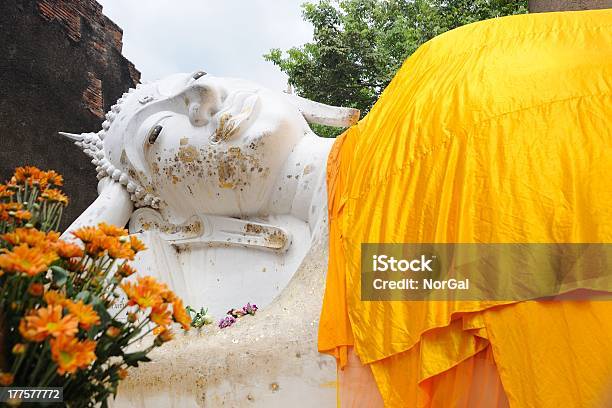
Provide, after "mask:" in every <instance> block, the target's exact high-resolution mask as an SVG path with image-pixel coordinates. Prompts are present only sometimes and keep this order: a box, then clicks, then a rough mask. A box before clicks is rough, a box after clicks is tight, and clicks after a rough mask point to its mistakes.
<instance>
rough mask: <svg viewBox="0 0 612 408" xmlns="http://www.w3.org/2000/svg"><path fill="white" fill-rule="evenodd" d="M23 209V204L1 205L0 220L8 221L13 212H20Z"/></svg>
mask: <svg viewBox="0 0 612 408" xmlns="http://www.w3.org/2000/svg"><path fill="white" fill-rule="evenodd" d="M22 208H23V204H21V203H0V220H1V221H8V220H9V219H10V218H11V214H12V212H13V211H19V210H21V209H22Z"/></svg>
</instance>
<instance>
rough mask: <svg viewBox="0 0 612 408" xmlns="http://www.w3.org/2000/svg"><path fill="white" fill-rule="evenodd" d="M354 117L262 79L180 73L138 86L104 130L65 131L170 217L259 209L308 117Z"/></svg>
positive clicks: (139, 200) (108, 172) (140, 200)
mask: <svg viewBox="0 0 612 408" xmlns="http://www.w3.org/2000/svg"><path fill="white" fill-rule="evenodd" d="M305 118H306V119H309V121H310V122H315V123H324V124H337V125H344V126H346V125H349V124H352V123H354V122H355V121H356V119H357V118H358V112H357V111H355V110H352V109H344V108H333V107H329V106H326V105H321V104H317V103H314V102H310V101H308V100H305V99H302V98H299V97H296V96H293V95H288V94H286V93H283V92H274V91H271V90H269V89H266V88H264V87H262V86H259V85H257V84H255V83H252V82H249V81H245V80H240V79H233V78H220V77H214V76H211V75H206V74H205V73H204V72H196V73H194V74H176V75H172V76H169V77H167V78H164V79H162V80H159V81H155V82H152V83H148V84H143V85H139V86H138V87H137V88H136V89H131V90H130V91H129V92H128V93H125V94H124V95H123V97H122V98H120V99H119V101H118V102H117V104H116V105H114V106H113V107H112V108H111V111H110V112H109V113H108V114H107V115H106V119H107V120H106V121H105V122H104V123H103V125H102V127H103V129H102V130H101V131H100V132H98V133H87V134H81V135H72V134H65V135H67V136H69V137H72V138H73V139H75V140H76V142H77V144H78V145H79V146H81V147H82V148H83V149H84V150H85V152H86V153H87V154H89V155H90V156H92V157H93V160H92V162H93V163H94V164H95V165H97V171H98V177H99V178H103V177H111V178H113V179H115V180H116V181H118V182H120V183H121V184H123V185H125V186H126V188H127V190H128V191H129V192H130V193H131V197H132V200H133V201H134V203H135V204H136V205H137V206H150V207H153V208H159V209H160V211H161V212H162V213H163V214H165V215H166V216H167V217H168V218H169V219H175V220H181V219H184V218H187V217H189V216H190V215H193V214H195V213H208V214H217V215H227V216H245V215H253V214H258V213H260V212H261V211H262V210H263V208H262V207H263V206H265V204H266V203H267V202H268V199H269V196H270V194H271V193H272V188H273V186H274V184H275V182H276V179H277V177H278V175H279V173H280V171H281V168H282V166H283V164H284V163H285V161H286V160H287V158H288V157H289V155H290V154H291V152H292V150H293V149H294V147H295V146H296V144H297V143H298V142H299V141H300V139H302V138H303V137H304V136H306V135H309V134H311V131H310V128H309V126H308V123H307V121H306V120H305Z"/></svg>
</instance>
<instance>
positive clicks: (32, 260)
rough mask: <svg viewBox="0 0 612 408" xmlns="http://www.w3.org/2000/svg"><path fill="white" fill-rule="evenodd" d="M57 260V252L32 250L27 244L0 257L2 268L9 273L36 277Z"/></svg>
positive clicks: (0, 266)
mask: <svg viewBox="0 0 612 408" xmlns="http://www.w3.org/2000/svg"><path fill="white" fill-rule="evenodd" d="M56 259H57V254H56V253H55V252H45V251H43V250H41V249H40V248H30V247H29V246H28V245H27V244H21V245H19V246H17V247H14V248H13V250H12V251H10V252H6V253H4V254H2V255H0V268H1V269H3V270H5V271H8V272H21V273H25V274H26V275H29V276H35V275H38V274H39V273H41V272H44V271H46V270H47V269H49V265H50V264H51V262H53V261H55V260H56Z"/></svg>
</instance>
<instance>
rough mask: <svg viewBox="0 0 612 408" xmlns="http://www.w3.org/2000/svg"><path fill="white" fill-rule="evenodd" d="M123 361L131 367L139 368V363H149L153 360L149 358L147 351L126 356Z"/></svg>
mask: <svg viewBox="0 0 612 408" xmlns="http://www.w3.org/2000/svg"><path fill="white" fill-rule="evenodd" d="M123 361H125V363H126V364H127V365H129V366H130V367H138V363H141V362H142V363H148V362H149V361H151V359H150V358H149V357H147V352H146V351H137V352H135V353H128V354H125V355H124V356H123Z"/></svg>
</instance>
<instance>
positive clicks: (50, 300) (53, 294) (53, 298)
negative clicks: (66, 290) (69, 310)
mask: <svg viewBox="0 0 612 408" xmlns="http://www.w3.org/2000/svg"><path fill="white" fill-rule="evenodd" d="M43 298H44V299H45V302H47V305H60V306H64V305H65V304H66V297H65V296H64V295H63V294H61V293H60V292H58V291H56V290H50V291H48V292H47V293H45V296H44V297H43Z"/></svg>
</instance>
